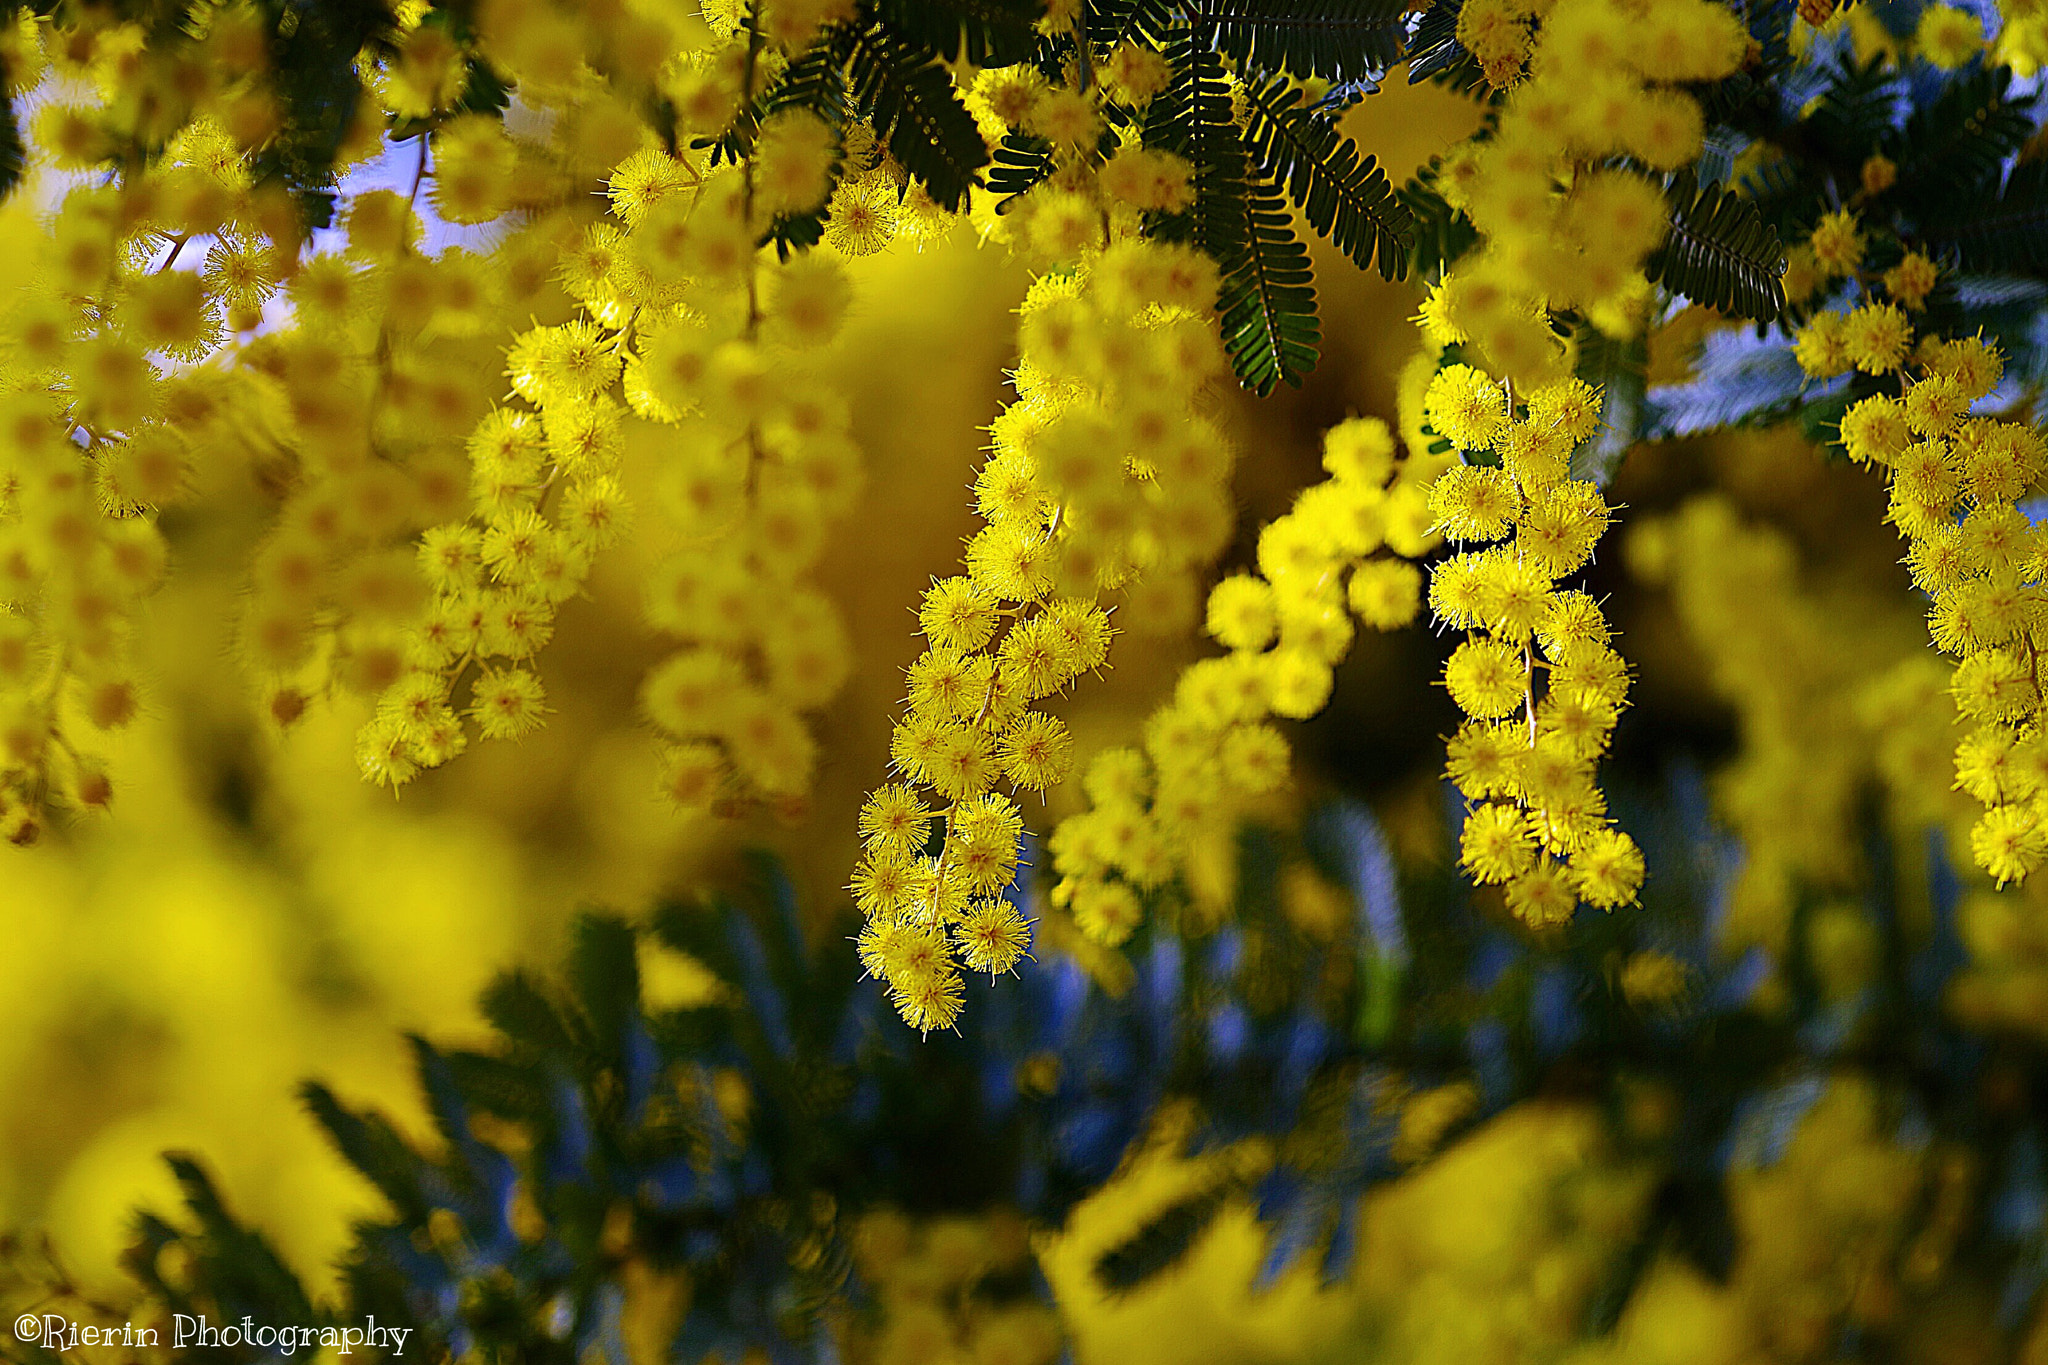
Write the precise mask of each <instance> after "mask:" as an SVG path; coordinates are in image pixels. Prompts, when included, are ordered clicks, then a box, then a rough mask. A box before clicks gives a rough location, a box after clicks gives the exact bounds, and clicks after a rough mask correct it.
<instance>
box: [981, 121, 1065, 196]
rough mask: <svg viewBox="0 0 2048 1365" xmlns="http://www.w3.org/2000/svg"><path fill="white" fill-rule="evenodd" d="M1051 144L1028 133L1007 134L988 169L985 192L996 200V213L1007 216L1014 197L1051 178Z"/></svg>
mask: <svg viewBox="0 0 2048 1365" xmlns="http://www.w3.org/2000/svg"><path fill="white" fill-rule="evenodd" d="M1052 170H1053V166H1052V143H1050V142H1048V141H1046V140H1045V139H1044V138H1042V137H1034V136H1033V135H1032V134H1030V133H1009V134H1006V135H1005V136H1004V137H1003V141H1002V145H1001V146H999V147H997V148H996V155H995V160H994V161H993V162H992V163H991V164H990V166H989V168H988V187H989V190H990V191H991V192H992V193H994V194H995V195H997V196H998V198H997V201H996V212H997V213H1008V212H1009V211H1010V209H1011V208H1012V207H1013V206H1014V205H1015V203H1016V200H1017V196H1018V195H1020V194H1023V193H1025V192H1026V191H1028V190H1029V189H1030V188H1031V187H1032V186H1033V185H1036V184H1038V183H1039V182H1040V181H1042V180H1044V179H1045V178H1046V177H1047V176H1049V175H1051V174H1052Z"/></svg>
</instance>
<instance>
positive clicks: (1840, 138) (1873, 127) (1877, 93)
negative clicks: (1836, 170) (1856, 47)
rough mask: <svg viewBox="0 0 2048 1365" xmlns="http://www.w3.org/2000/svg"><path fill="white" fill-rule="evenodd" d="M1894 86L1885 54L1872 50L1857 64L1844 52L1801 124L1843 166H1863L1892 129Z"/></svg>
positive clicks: (1824, 152) (1896, 95)
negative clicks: (1872, 51) (1872, 52)
mask: <svg viewBox="0 0 2048 1365" xmlns="http://www.w3.org/2000/svg"><path fill="white" fill-rule="evenodd" d="M1898 84H1899V81H1898V76H1897V74H1896V73H1895V72H1893V71H1890V70H1888V69H1887V68H1886V65H1885V61H1884V57H1883V54H1881V53H1879V54H1873V55H1872V56H1871V58H1870V60H1869V61H1868V62H1864V63H1862V64H1860V65H1859V64H1858V63H1857V62H1856V61H1855V59H1854V58H1853V57H1852V56H1850V55H1849V54H1846V53H1845V54H1843V55H1842V56H1841V57H1840V58H1838V59H1837V60H1836V62H1835V64H1834V65H1833V67H1832V68H1831V78H1830V80H1829V81H1828V84H1827V87H1826V88H1825V89H1824V90H1822V91H1821V94H1820V97H1819V99H1818V100H1817V101H1816V102H1815V104H1814V107H1813V112H1812V113H1810V114H1808V115H1807V116H1806V119H1805V121H1804V124H1803V125H1802V127H1803V131H1804V132H1805V134H1806V136H1807V137H1809V138H1811V139H1812V141H1813V145H1814V149H1815V150H1816V151H1817V152H1819V153H1820V154H1822V155H1824V156H1826V157H1828V158H1830V159H1831V160H1834V161H1836V162H1839V163H1840V164H1842V165H1859V164H1861V162H1862V161H1863V159H1864V158H1865V157H1867V156H1870V155H1871V154H1872V153H1874V152H1876V151H1877V149H1878V145H1879V143H1881V142H1882V141H1883V140H1884V139H1885V138H1886V137H1887V136H1888V135H1889V134H1890V133H1891V131H1892V119H1893V113H1894V111H1895V110H1896V108H1897V106H1898V101H1899V91H1898Z"/></svg>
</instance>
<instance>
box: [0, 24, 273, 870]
mask: <svg viewBox="0 0 2048 1365" xmlns="http://www.w3.org/2000/svg"><path fill="white" fill-rule="evenodd" d="M247 18H248V16H247V15H245V14H243V13H242V12H240V11H238V10H229V9H221V10H211V11H208V13H207V14H206V15H205V16H203V18H202V19H201V20H199V21H197V22H196V24H195V31H194V32H193V33H192V34H191V35H189V41H188V42H186V43H185V44H184V45H183V46H181V47H179V48H177V49H175V50H161V51H156V50H153V51H147V52H145V51H144V46H143V34H142V30H141V29H140V28H139V27H137V26H136V25H133V24H127V23H120V22H116V21H115V20H114V18H113V17H112V15H111V14H109V13H105V12H102V11H100V10H97V9H79V10H76V11H68V12H67V13H66V14H65V15H64V16H62V17H61V18H59V19H56V20H51V21H39V20H37V19H35V18H34V17H33V16H32V15H31V14H30V12H29V11H27V10H21V11H18V12H17V13H16V14H14V15H13V16H12V17H11V18H10V19H9V21H8V22H7V24H6V26H5V27H4V28H0V76H4V80H0V85H4V88H5V92H6V93H7V94H10V95H13V94H19V93H21V92H23V91H26V90H29V89H31V88H34V87H36V86H37V85H38V83H40V82H44V81H45V80H46V78H48V79H49V80H50V81H51V83H53V84H54V83H57V82H61V83H62V85H61V89H60V90H57V91H55V92H53V96H52V98H50V99H48V100H47V101H45V102H44V103H43V104H42V105H41V107H40V108H39V110H38V112H37V114H36V117H35V119H34V122H33V127H32V130H31V132H32V144H33V151H34V153H35V154H36V155H37V156H38V157H39V158H40V159H41V161H42V162H43V163H44V164H47V165H49V166H50V167H52V168H53V169H55V170H57V171H61V172H75V171H84V170H87V169H89V168H92V167H94V166H96V165H98V164H99V163H100V162H101V161H103V160H105V159H109V158H114V157H120V156H132V157H133V158H134V159H135V161H136V162H137V169H136V170H135V172H134V173H132V174H130V175H127V176H124V177H121V178H119V179H107V180H103V181H101V182H100V183H90V184H87V183H79V184H76V185H75V187H74V188H71V189H70V190H69V191H68V192H66V193H64V194H63V196H62V198H61V201H59V202H58V203H57V205H56V211H55V213H54V215H53V216H52V217H51V218H50V219H49V220H48V222H47V224H44V223H39V222H37V221H36V219H35V218H34V217H33V216H32V215H31V213H30V212H29V210H28V209H27V208H26V207H24V206H21V205H16V206H13V207H12V208H10V209H9V210H8V211H7V215H6V217H5V218H4V220H0V251H4V252H5V254H6V256H7V258H8V260H9V262H10V274H9V278H8V281H7V288H6V290H5V293H4V294H0V319H4V323H0V337H4V341H0V347H4V349H0V836H4V837H6V838H7V839H9V840H11V841H12V842H15V843H17V844H26V843H29V842H32V841H33V840H34V839H36V838H37V837H38V835H39V834H40V832H41V830H42V829H43V827H44V825H45V824H46V822H47V820H48V817H49V815H50V813H51V811H52V810H53V809H54V808H58V807H68V808H69V809H71V810H73V811H80V810H93V809H102V808H105V807H106V806H107V805H108V804H109V802H110V801H111V800H112V797H113V790H114V788H113V785H112V782H111V780H110V777H109V772H108V767H107V764H106V762H105V760H104V759H103V758H102V757H100V756H98V755H97V754H95V753H94V752H93V750H94V749H95V747H96V746H97V744H98V742H99V739H98V737H99V736H101V735H103V734H104V733H105V732H108V731H113V730H118V729H120V728H122V727H124V726H126V725H127V724H128V723H129V722H130V721H131V720H132V719H133V718H134V717H135V716H136V715H137V714H138V711H139V710H140V708H141V707H142V705H143V702H144V697H143V689H142V685H141V682H140V679H139V678H138V676H137V671H136V668H135V662H134V653H135V650H134V643H135V623H136V619H137V613H138V608H139V605H140V603H141V600H142V599H143V598H144V597H146V596H147V595H148V594H150V593H151V592H153V591H154V590H155V588H156V587H157V585H158V584H159V582H160V581H161V579H162V578H163V576H164V573H165V569H166V565H167V559H168V550H167V548H166V545H165V541H164V539H163V537H162V535H161V534H160V533H159V531H158V529H157V520H158V516H159V514H160V513H161V512H162V511H163V510H164V509H166V508H171V507H174V506H176V505H178V504H181V503H184V502H187V501H188V500H190V499H191V497H192V495H193V494H194V493H195V492H196V491H198V480H197V477H196V474H197V467H198V466H199V465H200V464H201V463H203V462H206V461H208V460H210V461H211V463H212V464H213V465H214V466H215V467H216V470H218V469H219V468H221V467H227V468H232V467H234V465H235V464H236V463H237V462H238V461H241V460H245V459H247V458H248V457H250V456H252V455H255V454H258V453H259V452H261V451H263V450H264V449H265V447H266V446H267V444H268V435H269V430H270V429H271V422H270V421H269V419H270V418H271V417H272V416H273V413H272V412H270V411H266V410H264V405H263V404H262V403H261V402H260V401H259V399H258V398H257V396H256V395H254V394H253V393H252V392H251V387H252V386H250V385H248V384H244V383H239V382H237V380H236V379H234V378H231V377H230V376H228V375H226V374H224V373H223V372H222V370H221V369H219V368H218V367H214V366H206V365H204V364H203V362H205V361H207V360H208V359H209V357H212V356H214V355H215V354H216V353H217V352H218V350H219V348H220V346H221V344H222V342H223V340H224V338H225V336H226V332H227V329H229V328H235V329H247V328H249V327H251V326H253V325H254V322H255V319H256V318H257V317H258V316H259V314H260V310H261V307H262V304H263V302H264V301H265V300H266V299H267V298H269V297H270V295H271V294H272V293H274V292H275V291H276V289H277V288H278V285H279V283H280V280H281V279H282V277H283V275H284V273H285V271H286V268H287V264H288V262H289V261H290V260H291V259H292V257H293V256H294V254H295V253H296V252H297V250H298V248H299V245H300V242H301V239H302V236H303V232H304V228H303V224H302V222H301V219H300V214H299V212H298V210H297V207H296V206H295V205H294V204H293V203H292V201H291V200H290V198H289V197H288V196H287V195H285V194H284V193H282V192H281V191H280V190H279V189H278V188H277V187H276V186H266V185H259V184H257V183H256V182H255V181H254V179H253V177H252V176H251V175H250V174H249V171H248V168H247V155H248V152H249V149H250V146H251V144H252V142H253V141H255V140H257V139H260V137H261V136H262V135H263V130H262V128H261V127H260V126H259V124H258V123H257V122H256V121H254V114H255V112H256V111H257V110H258V109H260V107H261V106H262V105H263V104H264V102H265V101H267V100H268V99H269V92H268V89H267V81H266V80H265V79H264V77H263V75H262V73H261V71H260V70H259V69H257V67H258V66H260V63H257V64H255V65H252V64H251V63H250V62H249V61H247V60H245V59H246V58H247V57H248V56H249V49H248V41H247V38H248V35H247ZM194 66H203V67H204V68H205V69H207V70H209V71H211V72H212V73H213V75H214V79H213V80H212V81H211V82H210V83H208V84H207V85H206V86H205V88H204V89H202V90H194V89H192V88H189V82H185V81H184V80H183V77H184V76H185V75H187V74H189V71H190V70H191V69H193V67H194ZM10 136H11V133H10ZM143 147H147V148H148V149H149V151H150V156H149V158H148V160H147V164H146V168H145V167H144V166H143V165H142V158H141V156H140V154H139V149H140V148H143ZM196 239H204V240H205V241H207V242H208V243H210V245H209V246H208V247H207V249H206V250H205V251H204V254H203V261H202V259H201V253H199V252H197V251H195V252H192V253H190V254H189V255H186V253H185V252H184V248H185V246H186V245H187V244H188V243H190V242H193V241H194V240H196ZM181 256H184V257H185V259H184V260H183V261H182V263H181V261H180V257H181Z"/></svg>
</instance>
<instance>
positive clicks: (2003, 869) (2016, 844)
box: [1970, 806, 2048, 886]
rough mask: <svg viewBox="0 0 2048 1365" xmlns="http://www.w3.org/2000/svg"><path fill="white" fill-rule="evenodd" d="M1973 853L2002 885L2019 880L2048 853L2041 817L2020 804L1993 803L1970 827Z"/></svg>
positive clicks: (2047, 836)
mask: <svg viewBox="0 0 2048 1365" xmlns="http://www.w3.org/2000/svg"><path fill="white" fill-rule="evenodd" d="M1970 853H1971V856H1973V857H1974V858H1975V859H1976V860H1977V866H1979V867H1981V868H1983V869H1984V870H1985V871H1986V872H1988V873H1990V874H1991V877H1992V879H1993V880H1995V881H1996V882H1997V883H1998V884H1999V885H2000V886H2003V885H2005V884H2006V883H2007V882H2011V881H2019V880H2021V879H2023V878H2024V877H2026V876H2027V874H2028V873H2030V872H2032V871H2033V870H2034V869H2035V868H2037V867H2039V866H2040V865H2041V859H2042V857H2043V855H2048V833H2044V832H2043V830H2042V828H2041V817H2040V816H2039V814H2037V813H2036V812H2035V811H2033V810H2031V809H2026V808H2022V807H2020V806H1993V807H1992V808H1991V809H1989V810H1987V811H1985V812H1984V814H1983V816H1982V817H1981V818H1979V819H1978V821H1977V823H1976V825H1975V826H1973V827H1972V828H1971V830H1970Z"/></svg>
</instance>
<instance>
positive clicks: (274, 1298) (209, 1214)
mask: <svg viewBox="0 0 2048 1365" xmlns="http://www.w3.org/2000/svg"><path fill="white" fill-rule="evenodd" d="M164 1159H165V1161H166V1162H167V1163H168V1164H169V1166H170V1168H171V1174H172V1176H173V1177H175V1178H176V1180H177V1182H178V1188H179V1191H180V1193H181V1194H182V1195H183V1196H184V1200H185V1210H186V1213H187V1214H188V1215H189V1216H190V1218H191V1220H192V1224H193V1230H192V1232H186V1231H183V1230H180V1229H177V1228H174V1227H172V1226H171V1225H170V1224H168V1223H166V1222H164V1221H163V1220H162V1219H160V1218H158V1217H156V1216H155V1215H153V1214H148V1213H145V1214H143V1215H141V1216H140V1217H139V1218H138V1219H137V1220H136V1240H135V1242H134V1244H133V1245H132V1246H131V1248H130V1250H129V1253H128V1255H127V1256H126V1257H125V1258H124V1264H125V1266H126V1267H127V1270H128V1273H129V1274H131V1275H133V1276H134V1277H135V1278H136V1280H137V1281H139V1282H140V1283H141V1284H142V1285H143V1287H144V1288H145V1289H147V1290H148V1291H149V1292H150V1294H151V1295H152V1296H154V1297H155V1298H157V1299H158V1300H160V1301H161V1302H162V1303H163V1304H164V1305H165V1306H166V1307H168V1308H169V1309H170V1310H171V1311H172V1312H177V1313H184V1314H186V1315H188V1316H197V1315H198V1314H199V1313H202V1312H210V1313H211V1314H212V1316H213V1318H214V1320H215V1321H216V1322H218V1321H221V1320H222V1319H226V1320H227V1321H231V1322H232V1321H236V1320H239V1319H240V1318H241V1317H242V1315H243V1314H244V1313H249V1314H253V1315H256V1316H259V1317H262V1318H263V1320H264V1321H266V1322H270V1323H292V1324H295V1325H305V1326H314V1325H320V1324H325V1323H327V1322H330V1321H332V1319H331V1318H329V1316H328V1315H327V1314H325V1313H323V1312H321V1311H320V1310H319V1309H317V1308H316V1307H315V1306H314V1304H313V1302H312V1301H311V1299H310V1298H309V1297H308V1296H307V1294H306V1291H305V1288H304V1286H302V1285H301V1284H300V1283H299V1280H298V1277H297V1276H296V1275H294V1274H293V1273H292V1272H291V1269H290V1268H289V1267H288V1266H286V1265H285V1263H284V1261H283V1260H282V1259H281V1258H280V1257H279V1256H278V1254H277V1252H276V1251H275V1250H273V1249H272V1248H271V1245H270V1242H269V1240H268V1239H267V1238H265V1237H264V1236H263V1235H262V1233H260V1232H258V1231H255V1230H254V1229H251V1228H248V1227H244V1226H243V1225H242V1224H241V1223H240V1222H238V1221H237V1220H236V1219H235V1217H234V1216H233V1215H232V1214H231V1213H229V1212H228V1209H227V1206H226V1205H225V1204H224V1203H223V1202H222V1201H221V1197H220V1193H219V1191H217V1190H216V1189H214V1187H213V1182H212V1180H210V1179H209V1178H208V1177H207V1175H206V1172H205V1170H204V1169H202V1168H201V1167H200V1165H199V1163H198V1161H197V1160H195V1159H194V1158H192V1157H189V1156H183V1155H179V1154H175V1153H171V1154H166V1156H165V1158H164ZM194 1234H196V1235H194ZM173 1242H182V1243H183V1244H184V1246H185V1247H186V1248H187V1249H189V1250H190V1251H191V1252H192V1253H193V1259H194V1261H195V1264H194V1266H193V1274H192V1277H191V1279H192V1281H193V1282H194V1283H196V1284H197V1285H200V1286H203V1287H204V1292H205V1297H204V1299H203V1300H201V1299H199V1298H197V1297H196V1296H195V1295H194V1294H193V1292H192V1291H191V1290H189V1289H188V1288H187V1287H186V1285H185V1284H184V1283H182V1282H181V1283H179V1284H175V1285H174V1284H170V1283H167V1282H166V1281H165V1280H164V1279H163V1277H162V1274H161V1270H160V1265H161V1262H160V1261H159V1259H158V1252H160V1251H161V1250H162V1249H163V1248H164V1247H165V1246H167V1245H169V1244H171V1243H173ZM195 1354H196V1355H197V1356H199V1357H200V1358H204V1357H205V1356H206V1355H209V1354H211V1355H213V1356H215V1358H224V1359H251V1360H253V1359H254V1358H255V1356H256V1353H255V1352H254V1351H253V1350H252V1351H248V1352H239V1351H232V1350H230V1351H221V1352H213V1353H207V1352H201V1353H195Z"/></svg>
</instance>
